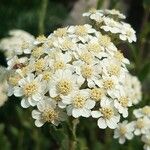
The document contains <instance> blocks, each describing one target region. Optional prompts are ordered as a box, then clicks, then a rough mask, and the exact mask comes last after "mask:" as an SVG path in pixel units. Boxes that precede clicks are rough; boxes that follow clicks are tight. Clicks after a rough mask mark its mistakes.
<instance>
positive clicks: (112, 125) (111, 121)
mask: <svg viewBox="0 0 150 150" xmlns="http://www.w3.org/2000/svg"><path fill="white" fill-rule="evenodd" d="M106 123H107V125H108V127H109V128H110V129H115V128H116V127H117V122H116V120H114V119H112V118H111V119H109V120H106Z"/></svg>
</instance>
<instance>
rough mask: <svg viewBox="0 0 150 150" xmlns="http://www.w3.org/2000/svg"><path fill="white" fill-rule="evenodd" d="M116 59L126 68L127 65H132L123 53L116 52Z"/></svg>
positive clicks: (114, 54)
mask: <svg viewBox="0 0 150 150" xmlns="http://www.w3.org/2000/svg"><path fill="white" fill-rule="evenodd" d="M113 56H114V58H115V59H116V60H117V61H118V62H120V63H121V64H122V65H123V66H125V64H130V62H129V60H128V59H127V58H125V57H124V56H123V53H121V51H119V50H118V51H116V52H115V53H113Z"/></svg>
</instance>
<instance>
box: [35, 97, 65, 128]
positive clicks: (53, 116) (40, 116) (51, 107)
mask: <svg viewBox="0 0 150 150" xmlns="http://www.w3.org/2000/svg"><path fill="white" fill-rule="evenodd" d="M37 108H38V110H33V111H32V117H33V118H34V119H36V120H35V125H36V126H37V127H41V126H42V125H43V124H44V123H46V122H50V123H52V124H54V125H56V126H58V124H59V123H60V122H61V121H64V120H65V119H66V114H65V113H64V112H63V110H61V109H60V108H58V107H57V105H56V102H55V101H53V100H52V99H50V98H45V99H44V100H42V101H40V102H39V103H38V104H37Z"/></svg>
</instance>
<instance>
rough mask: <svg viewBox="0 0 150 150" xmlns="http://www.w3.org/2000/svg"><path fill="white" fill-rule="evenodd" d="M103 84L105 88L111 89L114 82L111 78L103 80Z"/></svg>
mask: <svg viewBox="0 0 150 150" xmlns="http://www.w3.org/2000/svg"><path fill="white" fill-rule="evenodd" d="M103 86H104V88H105V89H106V90H111V89H113V88H114V86H115V85H114V82H113V81H112V80H105V81H104V83H103Z"/></svg>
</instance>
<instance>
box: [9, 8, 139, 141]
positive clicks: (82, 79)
mask: <svg viewBox="0 0 150 150" xmlns="http://www.w3.org/2000/svg"><path fill="white" fill-rule="evenodd" d="M84 16H90V18H91V19H93V20H95V21H96V22H97V23H98V24H101V25H102V26H101V27H100V26H99V27H100V28H101V29H104V31H100V30H99V29H98V28H97V27H96V28H95V27H94V26H93V27H92V26H91V25H89V24H84V25H76V26H67V27H64V28H59V29H57V30H55V31H54V32H53V33H51V34H50V35H49V36H48V37H46V36H44V35H41V36H39V37H37V38H36V39H34V40H30V41H29V42H30V44H28V45H27V46H26V48H25V49H24V47H21V52H22V53H15V56H13V57H11V58H10V59H9V60H8V68H7V69H8V70H11V71H12V74H11V75H10V76H9V77H8V83H9V90H8V94H9V96H11V95H13V94H14V95H15V96H16V97H21V98H22V100H21V106H22V107H24V108H28V107H34V110H33V111H32V117H33V118H34V119H35V125H36V126H37V127H41V126H42V125H43V124H44V123H46V122H48V123H52V124H54V125H56V126H57V125H58V124H59V123H60V122H61V121H64V120H65V119H67V117H73V118H79V117H85V118H88V117H92V118H96V120H97V124H98V127H99V128H101V129H105V128H106V127H109V128H111V129H115V128H117V127H118V123H119V122H120V118H121V117H122V116H123V118H126V117H127V116H128V108H129V107H131V106H132V105H134V104H137V103H138V102H139V101H140V100H141V85H140V82H139V81H138V79H137V78H136V77H133V76H131V75H130V73H129V72H128V69H127V67H126V65H127V64H129V63H130V62H129V60H128V59H127V58H125V57H124V55H123V54H122V52H121V51H120V49H118V48H117V46H116V43H115V42H114V41H113V40H114V39H113V38H112V37H111V36H110V35H109V34H108V32H105V30H106V31H108V29H106V28H105V27H104V26H105V25H106V24H105V22H107V20H108V23H109V24H110V25H111V22H110V21H112V24H113V23H114V24H113V25H114V26H112V28H115V29H113V30H109V31H111V32H112V33H113V34H114V35H115V36H118V35H119V37H120V39H121V40H127V41H129V42H132V41H136V37H135V32H134V30H133V29H132V28H131V27H130V25H127V24H126V23H123V22H122V21H120V22H118V23H117V22H115V21H114V20H113V19H114V18H117V20H118V21H119V20H120V19H124V18H125V16H124V15H122V14H120V13H119V12H118V11H115V10H112V11H110V10H105V11H98V10H91V11H90V12H88V13H85V14H84ZM108 17H109V18H108ZM111 17H112V20H111V19H110V18H111ZM100 20H101V22H99V21H100ZM113 21H114V22H113ZM115 24H116V26H115ZM119 25H120V26H119ZM118 26H119V27H118ZM117 27H118V28H117ZM122 27H123V28H122ZM116 28H117V29H116ZM119 29H120V30H119ZM129 32H131V34H129ZM133 78H134V80H133ZM125 124H127V123H126V122H125ZM121 132H122V133H121V134H123V133H124V132H125V129H124V130H123V129H122V131H121ZM130 132H131V130H129V133H130ZM116 137H119V136H116ZM123 142H124V139H123V140H121V143H123Z"/></svg>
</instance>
